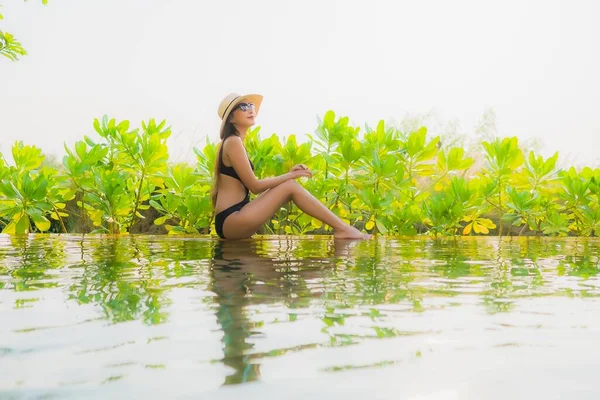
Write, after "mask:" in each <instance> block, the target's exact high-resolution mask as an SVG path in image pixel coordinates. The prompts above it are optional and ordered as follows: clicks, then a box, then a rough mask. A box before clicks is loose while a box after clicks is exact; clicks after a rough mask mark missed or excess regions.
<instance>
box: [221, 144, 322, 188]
mask: <svg viewBox="0 0 600 400" xmlns="http://www.w3.org/2000/svg"><path fill="white" fill-rule="evenodd" d="M223 146H225V147H223V154H225V152H227V155H228V156H229V160H230V161H231V165H232V166H233V169H235V172H237V174H238V176H239V177H240V179H241V181H242V183H243V184H244V185H245V186H246V187H247V188H248V190H250V191H251V192H252V193H253V194H258V193H262V192H264V191H265V190H267V189H270V188H272V187H274V186H277V185H279V184H281V183H283V182H285V181H287V180H288V179H297V178H300V177H301V176H308V177H310V176H312V172H311V171H309V170H308V169H296V170H293V171H291V172H288V173H287V174H283V175H279V176H274V177H272V178H265V179H257V178H256V175H254V171H252V167H251V166H250V161H249V160H248V156H247V154H246V150H245V149H244V144H243V143H242V139H240V138H239V137H238V136H232V137H230V138H229V139H228V140H226V141H225V143H224V144H223Z"/></svg>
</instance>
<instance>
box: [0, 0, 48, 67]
mask: <svg viewBox="0 0 600 400" xmlns="http://www.w3.org/2000/svg"><path fill="white" fill-rule="evenodd" d="M25 1H27V0H25ZM41 1H42V4H48V0H41ZM0 7H2V5H1V4H0ZM2 19H4V15H3V14H2V13H1V12H0V20H2ZM26 54H27V51H25V49H24V48H23V46H22V45H21V43H20V42H19V41H18V40H17V39H16V38H15V37H14V35H12V34H11V33H9V32H5V31H2V30H1V29H0V55H1V56H4V57H6V58H8V59H9V60H11V61H16V60H18V59H19V57H20V56H24V55H26Z"/></svg>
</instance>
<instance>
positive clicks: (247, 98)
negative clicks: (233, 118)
mask: <svg viewBox="0 0 600 400" xmlns="http://www.w3.org/2000/svg"><path fill="white" fill-rule="evenodd" d="M262 99H263V97H262V95H260V94H246V95H243V96H242V95H240V94H237V93H229V94H228V95H227V96H225V98H224V99H223V100H221V104H219V109H218V111H217V112H218V113H219V118H221V129H219V136H221V139H222V138H223V127H224V126H225V123H226V122H227V119H228V118H229V114H230V113H231V110H233V109H234V108H235V106H237V105H238V104H239V103H242V102H247V103H254V115H258V109H259V108H260V103H262Z"/></svg>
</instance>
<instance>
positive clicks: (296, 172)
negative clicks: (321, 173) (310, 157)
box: [289, 167, 312, 179]
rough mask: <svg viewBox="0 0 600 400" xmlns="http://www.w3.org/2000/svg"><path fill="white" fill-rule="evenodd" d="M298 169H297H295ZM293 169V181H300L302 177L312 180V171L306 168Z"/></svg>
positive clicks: (291, 175) (291, 174)
mask: <svg viewBox="0 0 600 400" xmlns="http://www.w3.org/2000/svg"><path fill="white" fill-rule="evenodd" d="M294 168H296V167H294ZM294 168H292V169H291V171H290V172H289V174H290V177H291V179H298V178H302V177H307V178H312V171H311V170H309V169H304V168H297V169H294Z"/></svg>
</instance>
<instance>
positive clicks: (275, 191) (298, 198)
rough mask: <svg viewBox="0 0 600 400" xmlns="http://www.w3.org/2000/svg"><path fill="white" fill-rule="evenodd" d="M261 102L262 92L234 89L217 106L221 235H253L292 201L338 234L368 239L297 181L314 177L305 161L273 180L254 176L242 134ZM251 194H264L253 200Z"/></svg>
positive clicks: (215, 196) (215, 195)
mask: <svg viewBox="0 0 600 400" xmlns="http://www.w3.org/2000/svg"><path fill="white" fill-rule="evenodd" d="M261 103H262V96H261V95H258V94H249V95H245V96H241V95H238V94H236V93H231V94H229V95H227V96H226V97H225V98H224V99H223V100H222V101H221V104H220V105H219V109H218V113H219V117H220V118H221V120H222V122H221V132H220V137H221V143H220V145H219V150H218V154H217V160H216V164H215V175H214V186H213V189H212V192H211V197H212V204H213V207H214V208H215V212H216V216H215V227H216V230H217V234H218V235H219V237H221V238H223V239H225V238H227V239H244V238H248V237H250V236H252V235H253V234H255V233H256V232H257V231H258V229H259V228H260V227H261V226H262V225H263V224H264V223H266V222H267V221H269V220H270V219H271V218H272V217H273V215H275V213H276V212H277V210H279V208H280V207H281V206H282V205H283V204H285V203H287V202H288V201H290V200H291V201H293V202H294V203H295V204H296V205H297V206H298V208H299V209H300V210H302V211H303V212H304V213H306V214H308V215H310V216H312V217H314V218H317V219H319V220H320V221H322V222H323V223H325V224H327V225H329V226H331V227H332V228H333V231H334V237H335V238H337V239H369V238H370V237H371V235H367V234H364V233H361V232H360V231H359V230H358V229H356V228H354V227H353V226H350V225H348V224H346V223H345V222H344V221H342V220H341V219H340V218H338V217H337V216H336V215H335V214H334V213H333V212H331V210H329V209H328V208H327V207H325V206H324V205H323V204H322V203H321V202H320V201H319V200H317V199H316V198H315V197H314V196H313V195H311V194H310V193H309V192H307V191H306V189H304V188H303V187H302V186H301V185H300V184H299V183H298V182H296V179H298V178H301V177H307V178H311V177H312V172H311V171H310V170H309V169H308V168H307V167H306V165H304V164H298V165H295V166H294V167H292V169H291V170H290V172H288V173H287V174H283V175H279V176H275V177H272V178H266V179H260V180H259V179H257V178H256V176H255V175H254V165H253V164H252V162H251V161H250V160H249V158H248V154H247V152H246V149H245V147H244V138H245V137H246V133H247V132H248V128H250V127H251V126H252V125H254V123H255V118H256V115H257V114H258V110H259V108H260V104H261ZM250 192H252V193H254V194H258V193H262V194H261V195H260V196H258V197H257V198H256V199H254V200H253V201H250Z"/></svg>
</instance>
